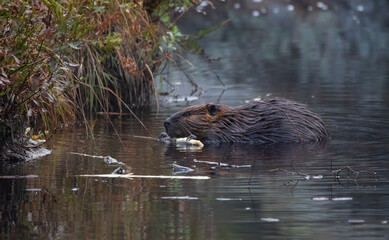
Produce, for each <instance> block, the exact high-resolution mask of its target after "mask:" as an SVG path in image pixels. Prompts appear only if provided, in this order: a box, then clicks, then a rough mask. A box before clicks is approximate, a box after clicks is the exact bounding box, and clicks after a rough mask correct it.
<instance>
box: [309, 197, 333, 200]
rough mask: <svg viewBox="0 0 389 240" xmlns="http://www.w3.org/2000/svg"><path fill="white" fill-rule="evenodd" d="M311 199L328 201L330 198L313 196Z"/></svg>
mask: <svg viewBox="0 0 389 240" xmlns="http://www.w3.org/2000/svg"><path fill="white" fill-rule="evenodd" d="M312 200H313V201H328V200H330V199H329V198H328V197H314V198H312Z"/></svg>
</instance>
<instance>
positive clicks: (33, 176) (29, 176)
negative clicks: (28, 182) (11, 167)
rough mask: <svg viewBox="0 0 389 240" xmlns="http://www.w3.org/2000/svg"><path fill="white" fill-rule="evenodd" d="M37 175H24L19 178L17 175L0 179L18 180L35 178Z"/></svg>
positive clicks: (0, 177)
mask: <svg viewBox="0 0 389 240" xmlns="http://www.w3.org/2000/svg"><path fill="white" fill-rule="evenodd" d="M37 177H39V176H38V175H25V176H19V175H13V176H0V179H18V178H37Z"/></svg>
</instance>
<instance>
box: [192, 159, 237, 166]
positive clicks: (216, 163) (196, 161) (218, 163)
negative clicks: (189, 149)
mask: <svg viewBox="0 0 389 240" xmlns="http://www.w3.org/2000/svg"><path fill="white" fill-rule="evenodd" d="M193 162H195V163H206V164H210V165H217V166H221V167H228V166H229V164H227V163H221V162H211V161H201V160H197V159H193Z"/></svg>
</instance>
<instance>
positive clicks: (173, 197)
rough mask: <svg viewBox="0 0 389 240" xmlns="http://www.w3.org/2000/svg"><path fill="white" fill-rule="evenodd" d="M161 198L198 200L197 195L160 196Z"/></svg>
mask: <svg viewBox="0 0 389 240" xmlns="http://www.w3.org/2000/svg"><path fill="white" fill-rule="evenodd" d="M161 199H174V200H198V199H199V198H198V197H191V196H172V197H161Z"/></svg>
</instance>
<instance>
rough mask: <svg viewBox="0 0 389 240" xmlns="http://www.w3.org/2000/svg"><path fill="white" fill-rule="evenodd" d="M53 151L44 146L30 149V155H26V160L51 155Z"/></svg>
mask: <svg viewBox="0 0 389 240" xmlns="http://www.w3.org/2000/svg"><path fill="white" fill-rule="evenodd" d="M51 152H52V151H51V150H49V149H47V148H44V147H39V148H37V149H30V150H28V156H27V157H26V161H30V160H33V159H36V158H40V157H43V156H46V155H49V154H50V153H51Z"/></svg>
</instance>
